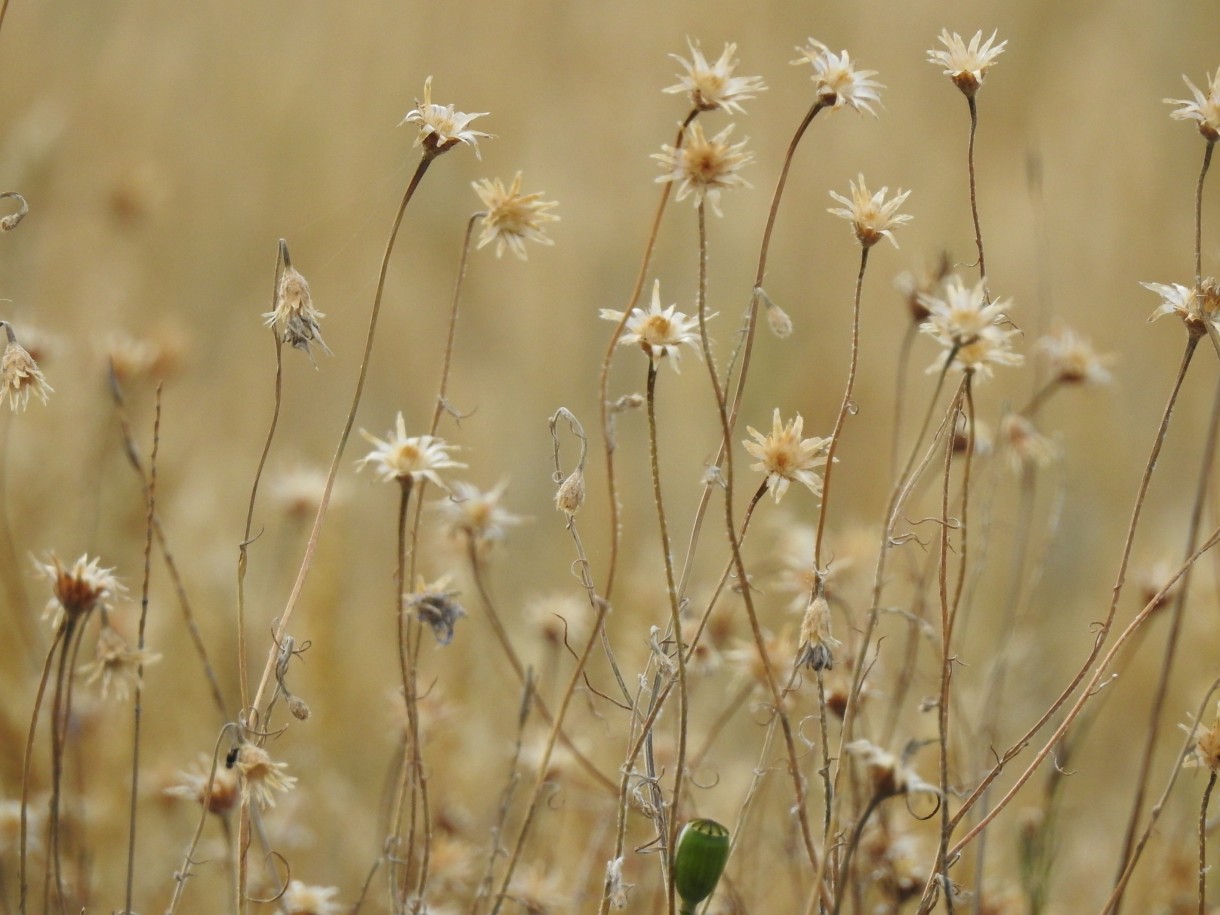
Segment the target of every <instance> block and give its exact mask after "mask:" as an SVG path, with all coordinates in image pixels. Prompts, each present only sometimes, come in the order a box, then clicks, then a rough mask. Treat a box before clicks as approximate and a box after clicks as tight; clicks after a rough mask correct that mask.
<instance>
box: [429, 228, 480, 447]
mask: <svg viewBox="0 0 1220 915" xmlns="http://www.w3.org/2000/svg"><path fill="white" fill-rule="evenodd" d="M486 215H487V214H486V213H484V212H482V211H480V212H478V213H475V214H474V215H473V216H471V217H470V219H468V220H467V221H466V233H465V234H464V235H463V236H462V255H461V257H460V258H459V259H458V270H457V279H456V280H454V283H453V303H452V304H451V305H450V306H449V332H448V334H447V335H446V336H445V355H444V358H443V360H442V362H441V384H440V389H439V390H438V391H437V393H436V406H435V407H434V408H433V410H432V425H431V426H430V427H429V428H428V434H429V435H436V429H437V426H439V425H440V421H441V414H442V413H444V412H445V407H446V401H445V391H446V390H448V385H449V365H450V363H451V362H452V361H453V341H454V340H455V339H456V337H457V319H458V303H459V302H460V301H461V299H462V282H463V280H465V278H466V262H467V260H468V259H469V257H470V236H471V235H473V234H474V225H475V223H476V222H478V220H480V219H482V218H484V217H485V216H486Z"/></svg>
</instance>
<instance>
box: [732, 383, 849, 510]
mask: <svg viewBox="0 0 1220 915" xmlns="http://www.w3.org/2000/svg"><path fill="white" fill-rule="evenodd" d="M804 424H805V420H804V419H803V418H802V417H801V414H799V413H797V414H796V417H795V418H794V419H792V420H790V421H789V422H788V423H786V424H785V423H784V422H783V421H782V420H781V419H780V414H779V407H776V408H775V413H774V414H772V417H771V432H770V434H769V435H764V434H763V433H761V432H759V431H758V430H757V429H754V428H753V427H751V426H747V427H746V431H747V432H749V433H750V435H752V436H753V437H754V441H752V442H749V441H747V442H743V444H744V445H745V448H746V451H747V452H749V454H750V456H751V457H755V458H758V463H756V464H751V465H750V469H751V470H761V471H762V472H763V473H765V474H767V489H768V490H770V492H771V495H772V497H773V498H774V499H775V502H776V504H778V503H779V500H780V499H782V498H783V497H784V493H785V492H787V491H788V485H789V484H790V483H792V482H793V481H796V482H797V483H800V484H802V485H803V486H806V487H808V489H809V491H810V492H811V493H813V494H814V495H815V496H817V497H819V498H820V497H821V495H822V478H821V477H819V476H818V475H817V473H816V472H815V471H816V470H817V468H819V467H821V466H823V465H824V464H825V463H826V449H827V447H828V446H829V445H830V441H829V439H824V438H806V439H802V438H801V430H802V429H803V427H804Z"/></svg>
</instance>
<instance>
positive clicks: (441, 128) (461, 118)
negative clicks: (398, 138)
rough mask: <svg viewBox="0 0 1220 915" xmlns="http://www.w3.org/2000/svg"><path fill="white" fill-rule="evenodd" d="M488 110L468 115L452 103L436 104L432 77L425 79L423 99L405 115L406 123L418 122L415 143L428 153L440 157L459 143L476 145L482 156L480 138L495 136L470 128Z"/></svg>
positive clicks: (476, 150) (477, 153)
mask: <svg viewBox="0 0 1220 915" xmlns="http://www.w3.org/2000/svg"><path fill="white" fill-rule="evenodd" d="M486 114H487V112H486V111H480V112H478V113H477V114H465V113H463V112H461V111H454V110H453V106H452V105H434V104H433V103H432V77H431V76H429V77H428V78H427V79H426V80H424V100H423V101H422V102H420V101H417V102H416V103H415V108H414V109H413V110H412V111H408V112H407V116H406V117H405V118H403V120H402V123H404V124H418V125H419V136H418V137H417V138H416V140H415V145H416V146H422V147H423V148H424V152H425V155H432V156H439V155H440V154H441V153H443V152H448V151H449V150H451V149H453V147H455V146H457V145H458V144H459V143H465V144H466V145H467V146H473V147H474V154H475V155H476V156H478V157H479V158H482V156H479V140H480V139H491V137H492V135H491V134H489V133H483V132H482V131H480V130H471V129H469V128H470V122H471V121H473V120H474V119H475V118H481V117H484V116H485V115H486Z"/></svg>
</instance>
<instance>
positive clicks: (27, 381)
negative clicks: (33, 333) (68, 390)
mask: <svg viewBox="0 0 1220 915" xmlns="http://www.w3.org/2000/svg"><path fill="white" fill-rule="evenodd" d="M0 327H3V328H4V330H5V333H6V335H7V337H8V341H7V342H6V343H5V345H4V352H3V354H0V400H2V399H3V398H5V397H7V398H8V405H9V409H11V410H12V411H13V412H14V413H16V412H17V411H18V410H24V409H25V408H26V407H27V406H28V405H29V402H30V395H31V394H33V395H34V396H35V397H37V398H38V399H39V400H41V401H42V402H43V403H44V404H45V403H46V402H47V395H48V394H51V393H53V392H54V390H55V389H54V388H52V387H51V386H50V385H49V384H47V380H46V378H44V377H43V375H42V371H41V370H40V369H39V368H38V363H36V362H35V361H34V357H33V356H31V355H30V353H29V351H28V350H27V349H26V348H25V347H24V346H22V345H21V344H20V343H18V342H17V335H16V334H14V333H13V326H12V325H11V324H9V323H8V322H7V321H0Z"/></svg>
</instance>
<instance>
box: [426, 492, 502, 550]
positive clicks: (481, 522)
mask: <svg viewBox="0 0 1220 915" xmlns="http://www.w3.org/2000/svg"><path fill="white" fill-rule="evenodd" d="M507 488H508V481H507V480H501V481H500V482H499V483H497V484H496V485H495V486H493V487H492V488H491V489H489V490H487V491H486V492H484V491H482V490H480V489H479V488H478V487H477V486H472V485H471V484H470V483H454V484H453V486H452V487H451V488H450V490H449V497H448V498H447V499H442V500H441V501H439V502H435V503H433V504H434V506H435V507H436V508H437V509H438V510H439V511H440V512H441V513H442V514H443V515H444V516H445V521H446V522H447V523H448V526H449V530H450V532H451V533H452V534H454V536H457V537H459V538H461V539H462V540H464V541H468V542H469V543H470V544H472V545H473V546H475V547H476V548H478V549H486V548H487V547H490V546H491V545H492V544H494V543H498V542H500V541H501V540H503V539H504V538H505V537H507V536H508V528H510V527H516V526H517V525H519V524H521V523H522V522H523V521H525V519H524V518H522V517H521V516H520V515H514V514H513V513H512V512H510V511H508V510H506V509H504V508H502V507H501V506H500V499H501V497H503V495H504V490H505V489H507Z"/></svg>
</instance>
